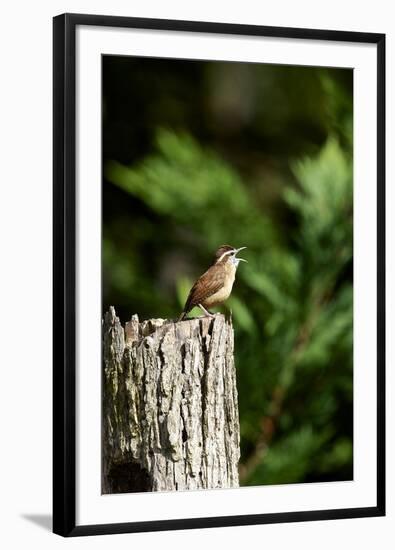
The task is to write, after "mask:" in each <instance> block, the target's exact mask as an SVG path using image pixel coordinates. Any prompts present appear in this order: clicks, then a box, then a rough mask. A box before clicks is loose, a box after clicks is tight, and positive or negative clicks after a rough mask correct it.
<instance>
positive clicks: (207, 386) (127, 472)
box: [102, 307, 240, 493]
mask: <svg viewBox="0 0 395 550" xmlns="http://www.w3.org/2000/svg"><path fill="white" fill-rule="evenodd" d="M103 363H104V373H103V430H102V436H103V442H102V465H103V468H102V492H103V493H117V492H137V491H173V490H184V489H210V488H220V487H222V488H224V487H238V485H239V477H238V461H239V456H240V450H239V444H240V436H239V417H238V404H237V388H236V371H235V365H234V358H233V328H232V324H231V321H229V320H226V319H225V317H224V316H223V315H216V316H215V318H213V319H212V318H208V317H203V318H196V319H191V320H186V321H181V322H173V321H166V320H163V319H151V320H149V321H142V322H140V321H139V319H138V317H137V315H134V316H133V317H132V319H131V320H130V321H129V322H128V323H126V325H125V328H123V327H122V325H121V324H120V321H119V319H118V317H116V313H115V310H114V308H113V307H111V308H110V309H109V311H108V312H107V313H106V314H105V317H104V322H103Z"/></svg>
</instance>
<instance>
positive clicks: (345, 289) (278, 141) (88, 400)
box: [53, 14, 385, 536]
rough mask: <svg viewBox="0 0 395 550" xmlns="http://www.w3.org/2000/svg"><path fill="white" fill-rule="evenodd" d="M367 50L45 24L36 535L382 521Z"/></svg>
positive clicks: (120, 24) (377, 108)
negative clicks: (50, 315)
mask: <svg viewBox="0 0 395 550" xmlns="http://www.w3.org/2000/svg"><path fill="white" fill-rule="evenodd" d="M384 74H385V37H384V35H381V34H370V33H357V32H343V31H341V32H340V31H328V30H312V29H295V28H281V27H262V26H252V25H251V26H249V25H248V26H246V25H234V24H222V23H221V24H220V23H203V22H201V23H200V22H191V21H165V20H156V19H137V18H124V17H110V16H99V15H80V14H66V15H60V16H58V17H55V18H54V364H53V368H54V371H53V372H54V422H53V437H54V479H53V481H54V483H53V487H54V493H53V503H54V523H53V525H54V532H55V533H57V534H60V535H63V536H78V535H93V534H109V533H126V532H136V531H153V530H166V529H180V528H183V529H185V528H197V527H216V526H228V525H249V524H257V523H273V522H295V521H306V520H323V519H336V518H355V517H367V516H379V515H384V513H385V446H384V445H385V443H384V434H385V386H384V384H385V365H384V346H385V340H384V338H385V337H384V333H385V330H384V328H385V327H384V322H385V321H384V317H385V311H384V303H385V302H384V298H385V258H384V250H385V241H384V239H385V233H384V228H385V221H384V214H385V209H384V165H385V157H384V152H385V146H384V137H385V112H384V108H385V81H384Z"/></svg>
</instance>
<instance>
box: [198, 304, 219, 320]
mask: <svg viewBox="0 0 395 550" xmlns="http://www.w3.org/2000/svg"><path fill="white" fill-rule="evenodd" d="M198 306H199V307H200V309H201V310H202V311H203V312H204V313H205V315H207V316H208V317H211V318H213V317H215V315H214V314H213V313H210V312H209V311H208V310H207V309H206V308H205V307H204V306H202V304H198Z"/></svg>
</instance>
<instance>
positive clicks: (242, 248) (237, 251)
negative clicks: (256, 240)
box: [235, 246, 248, 264]
mask: <svg viewBox="0 0 395 550" xmlns="http://www.w3.org/2000/svg"><path fill="white" fill-rule="evenodd" d="M245 248H247V247H246V246H242V247H241V248H237V249H236V252H235V255H236V254H238V253H239V252H240V250H244V249H245ZM237 259H238V260H239V261H240V262H246V263H247V264H248V262H247V260H245V259H244V258H237Z"/></svg>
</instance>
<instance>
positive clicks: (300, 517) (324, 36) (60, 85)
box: [53, 14, 385, 536]
mask: <svg viewBox="0 0 395 550" xmlns="http://www.w3.org/2000/svg"><path fill="white" fill-rule="evenodd" d="M78 25H94V26H109V27H123V28H135V29H136V28H138V29H150V30H166V31H188V32H204V33H221V34H227V35H244V36H261V37H279V38H292V39H298V38H299V39H312V40H332V41H333V40H335V41H340V42H355V43H370V44H376V45H377V199H378V200H377V304H378V307H377V505H376V506H374V507H366V508H347V509H332V510H318V511H303V512H287V513H269V514H253V515H237V516H218V517H201V518H190V519H175V520H160V521H144V522H130V523H108V524H101V525H78V526H77V525H76V458H75V452H76V391H75V381H76V364H75V359H76V337H75V332H76V286H75V277H76V246H75V245H76V188H75V186H76V182H75V171H76V153H75V147H76V96H75V94H76V92H75V85H76V27H77V26H78ZM383 515H385V35H384V34H373V33H363V32H346V31H333V30H313V29H300V28H284V27H266V26H256V25H238V24H225V23H206V22H192V21H174V20H173V21H171V20H159V19H143V18H133V17H114V16H102V15H83V14H63V15H59V16H57V17H55V18H54V19H53V531H54V533H57V534H59V535H62V536H81V535H98V534H113V533H132V532H141V531H159V530H174V529H193V528H204V527H224V526H236V525H252V524H266V523H280V522H298V521H312V520H327V519H345V518H358V517H368V516H383Z"/></svg>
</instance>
